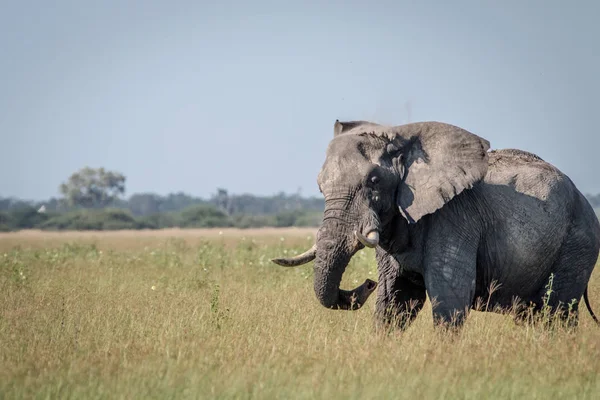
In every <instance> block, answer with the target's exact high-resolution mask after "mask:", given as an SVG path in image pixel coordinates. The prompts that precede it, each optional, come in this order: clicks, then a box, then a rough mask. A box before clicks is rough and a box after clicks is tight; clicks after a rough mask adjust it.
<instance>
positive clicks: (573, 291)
mask: <svg viewBox="0 0 600 400" xmlns="http://www.w3.org/2000/svg"><path fill="white" fill-rule="evenodd" d="M596 246H597V244H596V243H591V242H590V241H589V239H588V238H587V237H583V238H582V237H581V235H577V234H573V233H571V234H570V235H569V237H568V238H567V241H566V242H565V243H564V244H563V246H562V247H561V250H560V253H559V255H558V258H557V260H556V262H555V263H554V265H553V267H552V276H551V277H550V278H548V280H547V282H545V287H543V288H542V289H541V290H540V292H539V293H538V295H537V298H536V299H535V303H536V304H537V307H536V309H537V311H540V310H542V309H543V307H548V309H549V311H550V313H551V314H552V315H556V316H558V317H559V318H560V320H562V321H563V322H567V324H568V325H569V326H572V327H575V326H577V325H578V320H579V302H580V301H581V298H582V296H583V292H584V291H585V288H586V286H587V283H588V281H589V279H590V275H591V273H592V270H593V268H594V266H595V264H596V261H597V251H598V250H597V247H596Z"/></svg>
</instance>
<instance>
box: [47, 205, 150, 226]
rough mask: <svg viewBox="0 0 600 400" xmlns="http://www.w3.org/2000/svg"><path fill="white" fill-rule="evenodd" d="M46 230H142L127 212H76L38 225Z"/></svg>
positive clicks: (104, 210) (112, 210) (106, 210)
mask: <svg viewBox="0 0 600 400" xmlns="http://www.w3.org/2000/svg"><path fill="white" fill-rule="evenodd" d="M40 228H41V229H48V230H119V229H139V228H143V226H140V224H139V223H138V222H137V221H136V220H135V218H134V217H133V216H132V215H131V213H130V212H129V211H125V210H118V209H98V210H78V211H72V212H68V213H64V214H60V215H57V216H55V217H53V218H50V219H48V220H47V221H45V222H44V223H42V224H41V225H40Z"/></svg>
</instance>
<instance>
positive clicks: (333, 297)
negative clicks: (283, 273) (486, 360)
mask: <svg viewBox="0 0 600 400" xmlns="http://www.w3.org/2000/svg"><path fill="white" fill-rule="evenodd" d="M488 149H489V142H488V141H486V140H485V139H482V138H480V137H478V136H476V135H474V134H471V133H469V132H467V131H465V130H463V129H460V128H458V127H455V126H452V125H448V124H443V123H438V122H423V123H413V124H408V125H403V126H396V127H389V126H382V125H377V124H374V123H370V122H365V121H357V122H356V121H355V122H343V123H341V122H339V121H336V124H335V127H334V138H333V139H332V140H331V142H330V144H329V147H328V149H327V156H326V160H325V163H324V165H323V168H322V169H321V172H320V173H319V176H318V184H319V188H320V190H321V192H322V193H323V195H324V196H325V212H324V216H323V223H322V226H321V227H320V228H319V230H318V232H317V238H316V244H315V246H314V247H313V249H310V250H308V251H307V252H306V253H305V254H303V255H300V256H298V257H295V258H291V259H283V258H282V259H275V260H273V261H274V262H275V263H277V264H280V265H285V266H296V265H300V264H304V263H306V262H309V261H311V260H313V259H314V260H315V263H314V271H315V281H314V290H315V293H316V296H317V298H318V300H319V301H320V302H321V304H322V305H323V306H325V307H328V308H338V309H358V308H360V307H361V306H362V305H363V304H364V303H365V301H366V300H367V298H368V297H369V295H370V294H371V293H372V292H373V291H374V289H375V288H376V287H378V289H377V302H376V316H377V318H378V320H379V321H382V322H385V323H391V322H392V321H393V324H394V325H397V326H399V327H401V328H405V327H406V326H408V325H409V324H410V322H411V321H412V320H413V319H414V318H415V317H416V315H417V313H418V312H419V310H421V308H422V307H423V303H424V302H425V299H426V292H427V293H428V294H429V297H430V298H431V299H434V300H435V301H434V302H433V316H434V321H435V323H436V324H437V323H451V324H454V325H457V326H461V325H462V324H463V322H464V319H465V317H466V316H467V313H468V311H469V310H470V309H472V308H474V307H475V306H476V304H477V303H478V301H483V305H486V306H487V310H489V311H492V309H494V308H495V307H500V308H502V309H507V308H509V307H511V306H513V305H514V304H515V301H521V302H522V303H524V304H528V305H529V304H531V303H533V304H534V305H535V306H536V307H537V308H538V309H539V307H540V306H541V304H542V302H543V300H542V298H543V296H544V294H545V292H546V289H545V285H546V284H547V283H548V281H549V278H550V275H551V274H554V280H553V286H552V289H553V291H554V292H553V293H552V294H551V296H550V300H549V303H548V304H549V305H550V306H551V307H552V308H553V310H554V311H560V312H561V314H560V315H561V316H565V315H566V314H564V313H563V311H561V310H564V309H563V308H561V305H562V304H567V303H571V302H572V300H573V299H575V300H576V301H577V303H576V304H575V305H574V306H573V309H572V311H573V313H574V316H575V321H576V320H577V310H578V303H579V300H580V299H581V297H582V295H583V294H584V292H586V288H587V283H588V280H589V278H590V275H591V273H592V270H593V268H594V265H595V263H596V261H597V259H598V251H599V246H600V225H599V223H598V219H597V218H596V215H595V214H594V211H593V210H592V208H591V206H590V205H589V203H588V202H587V200H586V199H585V197H584V196H583V195H582V194H581V193H580V192H579V191H578V190H577V188H576V187H575V186H574V184H573V182H571V180H570V179H569V178H568V177H567V176H565V175H564V174H563V173H561V172H560V171H559V170H558V169H556V168H555V167H553V166H552V165H550V164H548V163H547V162H544V161H543V160H542V159H540V158H539V157H537V156H535V155H533V154H530V153H527V152H524V151H519V150H497V151H490V152H488ZM364 245H368V246H369V247H376V257H377V263H378V271H379V283H378V284H377V283H375V282H373V281H370V280H367V281H365V283H364V284H363V285H361V286H360V287H358V288H356V289H354V290H352V291H345V290H341V289H340V282H341V279H342V274H343V273H344V270H345V268H346V266H347V265H348V262H349V260H350V258H351V257H352V256H353V255H354V254H355V253H356V252H357V251H358V250H360V249H362V248H363V247H364ZM491 286H496V287H498V288H497V289H496V290H495V291H493V293H492V294H491V296H490V293H489V288H490V287H491ZM586 299H587V297H586ZM590 311H591V310H590ZM575 323H576V322H575Z"/></svg>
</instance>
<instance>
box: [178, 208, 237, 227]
mask: <svg viewBox="0 0 600 400" xmlns="http://www.w3.org/2000/svg"><path fill="white" fill-rule="evenodd" d="M179 226H180V227H182V228H215V227H227V226H231V221H230V220H229V217H228V216H227V215H226V214H225V213H224V212H223V211H220V210H219V209H217V208H216V207H214V206H210V205H207V204H201V205H197V206H191V207H189V208H186V209H185V210H183V211H182V212H181V214H180V215H179Z"/></svg>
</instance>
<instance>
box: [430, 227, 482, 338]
mask: <svg viewBox="0 0 600 400" xmlns="http://www.w3.org/2000/svg"><path fill="white" fill-rule="evenodd" d="M476 246H477V241H476V239H475V238H473V237H471V235H469V234H457V233H456V232H445V231H444V229H440V230H439V231H438V232H437V233H432V234H431V236H430V238H429V241H428V243H427V250H426V252H425V259H424V261H425V273H424V278H425V287H426V288H427V292H428V294H429V298H430V300H431V303H432V309H433V319H434V325H441V324H443V325H450V326H454V327H461V326H462V325H463V324H464V321H465V319H466V317H467V315H468V312H469V310H470V308H471V305H472V304H473V298H474V296H475V285H476V279H475V278H476V273H477V272H476V264H477V247H476Z"/></svg>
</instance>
